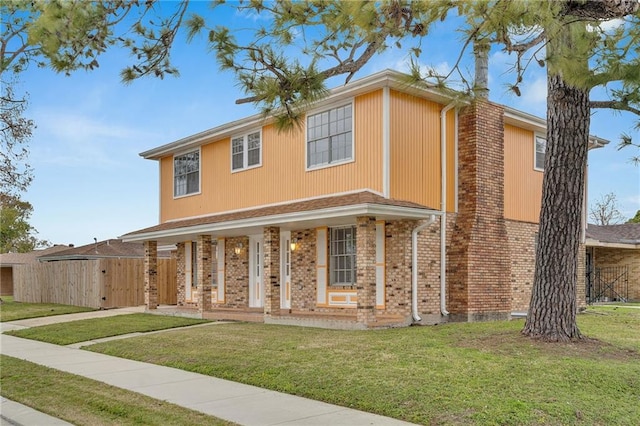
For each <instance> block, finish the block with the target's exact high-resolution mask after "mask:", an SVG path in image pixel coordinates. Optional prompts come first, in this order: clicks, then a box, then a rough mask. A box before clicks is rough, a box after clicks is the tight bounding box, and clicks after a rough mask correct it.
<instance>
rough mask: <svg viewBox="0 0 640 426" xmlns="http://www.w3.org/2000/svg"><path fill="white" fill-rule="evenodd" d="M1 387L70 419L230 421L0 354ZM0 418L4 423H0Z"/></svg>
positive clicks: (165, 422) (148, 422)
mask: <svg viewBox="0 0 640 426" xmlns="http://www.w3.org/2000/svg"><path fill="white" fill-rule="evenodd" d="M0 362H1V363H2V369H1V371H0V378H1V379H2V389H1V390H0V393H1V394H2V396H3V397H6V398H8V399H10V400H13V401H16V402H19V403H21V404H24V405H28V406H30V407H32V408H35V409H36V410H39V411H42V412H44V413H47V414H50V415H52V416H54V417H57V418H61V419H64V420H66V421H68V422H70V423H72V424H76V425H91V426H94V425H95V426H99V425H113V424H118V425H215V426H222V425H232V424H233V423H229V422H226V421H224V420H221V419H218V418H215V417H212V416H207V415H205V414H202V413H199V412H197V411H193V410H189V409H186V408H183V407H180V406H177V405H174V404H170V403H167V402H164V401H159V400H157V399H153V398H150V397H147V396H144V395H140V394H138V393H136V392H131V391H127V390H123V389H120V388H116V387H113V386H109V385H107V384H104V383H101V382H98V381H95V380H91V379H87V378H84V377H80V376H76V375H73V374H69V373H64V372H61V371H58V370H54V369H51V368H48V367H44V366H41V365H37V364H33V363H31V362H28V361H23V360H19V359H17V358H12V357H8V356H4V355H2V356H0ZM3 424H4V423H3Z"/></svg>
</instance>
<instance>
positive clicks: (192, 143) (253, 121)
mask: <svg viewBox="0 0 640 426" xmlns="http://www.w3.org/2000/svg"><path fill="white" fill-rule="evenodd" d="M404 76H405V74H403V73H401V72H398V71H393V70H389V69H387V70H384V71H381V72H378V73H375V74H372V75H369V76H367V77H363V78H361V79H358V80H355V81H353V82H350V83H348V84H346V85H344V86H341V87H337V88H334V89H331V90H330V91H329V95H328V96H327V97H326V98H324V99H322V100H320V101H318V102H317V103H315V104H314V106H313V108H322V107H323V106H324V105H327V104H330V103H334V102H337V101H339V100H340V99H347V98H350V97H355V96H357V95H360V94H363V93H367V92H371V91H373V90H376V89H382V88H383V87H391V88H394V89H397V90H401V91H403V92H407V93H411V94H414V95H417V96H422V97H426V98H428V99H432V100H434V101H436V102H446V101H448V100H449V98H448V97H446V96H444V95H443V94H442V93H440V92H438V91H437V90H431V89H422V88H415V87H411V86H408V85H407V84H405V83H404V82H403V81H402V77H404ZM272 119H273V118H272V117H265V116H264V115H263V114H254V115H251V116H249V117H245V118H242V119H240V120H235V121H231V122H229V123H226V124H223V125H221V126H218V127H214V128H211V129H208V130H205V131H202V132H200V133H196V134H194V135H191V136H187V137H186V138H182V139H179V140H177V141H175V142H171V143H168V144H165V145H162V146H159V147H157V148H153V149H150V150H148V151H144V152H141V153H140V156H141V157H143V158H146V159H151V160H158V159H160V158H161V157H163V156H166V155H169V154H172V153H174V152H176V151H177V150H187V149H191V148H193V147H196V146H200V145H202V143H203V142H207V143H209V142H214V141H216V140H220V139H224V138H227V137H230V136H231V135H233V134H236V133H241V132H243V131H245V130H247V129H250V128H254V127H256V126H263V125H265V124H269V123H271V122H272Z"/></svg>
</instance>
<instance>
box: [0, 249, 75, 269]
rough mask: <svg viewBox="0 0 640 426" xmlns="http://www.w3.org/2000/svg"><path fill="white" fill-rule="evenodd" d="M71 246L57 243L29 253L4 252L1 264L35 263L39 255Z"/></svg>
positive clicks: (1, 256)
mask: <svg viewBox="0 0 640 426" xmlns="http://www.w3.org/2000/svg"><path fill="white" fill-rule="evenodd" d="M68 248H69V246H65V245H55V246H53V247H49V248H46V249H42V250H34V251H31V252H29V253H2V254H0V264H2V265H23V264H25V263H34V262H37V261H38V257H40V256H47V255H50V254H54V253H57V252H60V251H64V250H67V249H68Z"/></svg>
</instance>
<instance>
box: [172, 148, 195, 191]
mask: <svg viewBox="0 0 640 426" xmlns="http://www.w3.org/2000/svg"><path fill="white" fill-rule="evenodd" d="M198 192H200V151H199V150H196V151H193V152H188V153H186V154H182V155H176V156H175V157H173V196H174V197H180V196H183V195H189V194H196V193H198Z"/></svg>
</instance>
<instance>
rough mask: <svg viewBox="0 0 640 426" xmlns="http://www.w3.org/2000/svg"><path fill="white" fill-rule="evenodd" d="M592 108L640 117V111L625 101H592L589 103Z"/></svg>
mask: <svg viewBox="0 0 640 426" xmlns="http://www.w3.org/2000/svg"><path fill="white" fill-rule="evenodd" d="M589 106H590V107H591V108H608V109H615V110H618V111H628V112H631V113H633V114H636V115H640V109H638V108H635V107H632V106H631V105H629V104H628V103H626V102H623V101H591V102H590V103H589Z"/></svg>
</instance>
